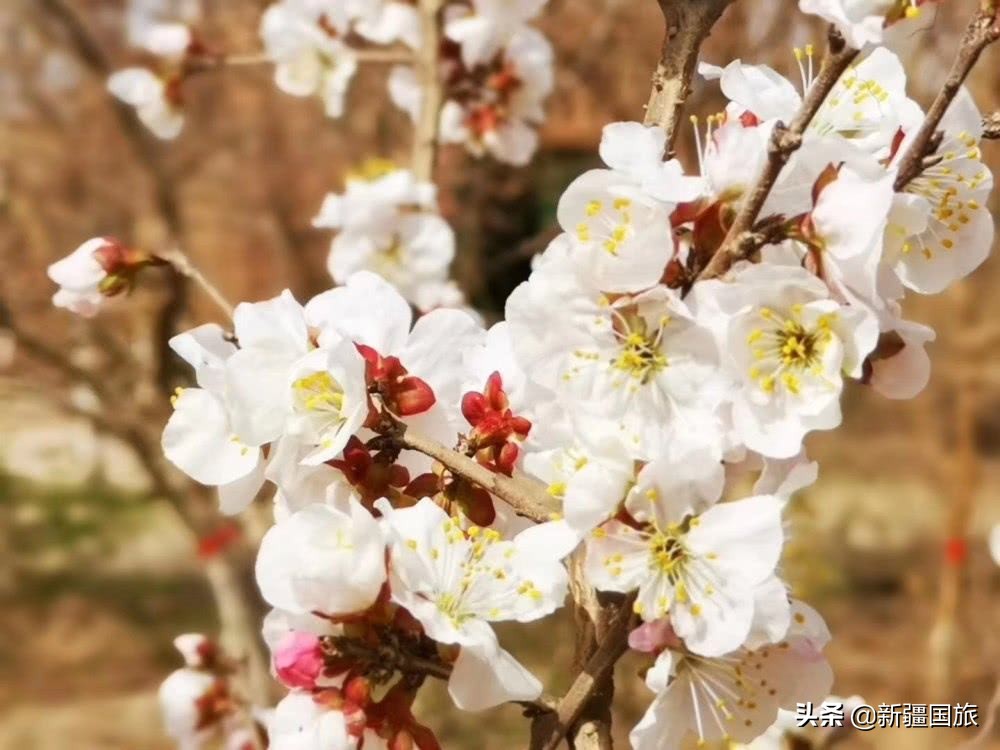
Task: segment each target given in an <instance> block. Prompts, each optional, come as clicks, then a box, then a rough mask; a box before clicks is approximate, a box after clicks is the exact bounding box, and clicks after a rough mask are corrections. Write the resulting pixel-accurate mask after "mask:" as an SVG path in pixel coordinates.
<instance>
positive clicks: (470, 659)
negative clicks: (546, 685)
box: [379, 498, 567, 711]
mask: <svg viewBox="0 0 1000 750" xmlns="http://www.w3.org/2000/svg"><path fill="white" fill-rule="evenodd" d="M379 507H380V510H381V511H382V513H383V514H384V515H385V517H386V519H387V524H388V532H389V535H390V537H391V538H392V542H391V545H390V550H391V553H390V584H391V588H392V597H393V601H395V602H396V603H398V604H399V605H401V606H403V607H405V608H406V609H407V610H409V612H410V613H411V614H412V615H413V616H414V617H416V618H417V620H419V621H420V623H421V624H422V625H423V626H424V629H425V630H426V631H427V634H428V635H429V636H430V637H431V638H433V639H434V640H436V641H439V642H440V643H454V644H457V645H459V646H461V652H460V654H459V657H458V660H457V661H456V663H455V668H454V670H453V672H452V675H451V678H450V679H449V681H448V689H449V693H450V694H451V697H452V699H453V700H454V701H455V704H456V705H457V706H458V707H459V708H462V709H465V710H469V711H478V710H482V709H485V708H489V707H491V706H495V705H498V704H499V703H502V702H505V701H510V700H532V699H534V698H537V697H538V695H539V693H540V692H541V689H542V686H541V683H540V682H538V680H537V679H536V678H535V677H534V676H533V675H531V674H530V673H529V672H528V671H527V670H526V669H525V668H524V667H522V666H521V665H520V664H519V663H518V662H517V661H516V660H515V659H514V658H513V657H512V656H511V655H510V654H509V653H507V652H506V651H504V650H503V649H502V648H501V647H500V645H499V643H498V642H497V638H496V634H495V633H494V632H493V629H492V628H491V627H490V625H489V623H491V622H499V621H504V620H515V621H517V622H530V621H532V620H537V619H539V618H541V617H545V616H546V615H548V614H550V613H552V612H553V611H555V609H556V608H558V607H559V606H560V605H561V604H562V601H563V598H564V597H565V595H566V587H567V576H566V571H565V569H564V568H563V567H562V565H561V564H560V563H559V557H558V556H556V555H557V554H558V548H559V547H561V545H556V547H557V550H553V549H552V548H550V554H552V557H550V558H549V559H541V557H540V555H539V554H538V552H537V550H539V549H544V548H545V545H544V544H540V543H539V540H538V539H537V538H535V539H533V540H532V544H531V546H530V548H526V545H525V541H524V539H523V538H522V537H517V538H515V539H514V540H513V541H504V540H502V539H501V538H500V535H499V534H498V533H497V532H495V531H492V530H490V529H480V528H478V527H473V528H471V529H469V530H468V531H464V530H463V529H462V527H461V526H460V524H459V522H458V521H457V520H456V519H453V518H449V517H448V515H447V514H445V512H444V511H443V510H441V509H440V508H439V507H438V506H437V505H435V504H434V503H433V502H432V501H431V500H429V499H427V498H425V499H423V500H421V501H420V502H419V503H418V504H417V505H416V506H414V507H412V508H407V509H404V510H393V509H392V508H391V507H390V506H389V505H388V503H386V502H384V501H380V503H379ZM532 531H534V530H532ZM524 533H525V534H528V532H524ZM531 536H535V535H534V534H532V535H531Z"/></svg>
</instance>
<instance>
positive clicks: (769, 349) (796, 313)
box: [747, 305, 835, 395]
mask: <svg viewBox="0 0 1000 750" xmlns="http://www.w3.org/2000/svg"><path fill="white" fill-rule="evenodd" d="M802 311H803V309H802V306H801V305H793V306H792V308H791V311H790V313H789V316H788V317H787V318H786V317H783V316H781V315H780V314H779V313H776V312H775V311H773V310H771V309H770V308H761V309H760V310H759V311H758V315H759V316H760V317H761V318H762V319H763V320H764V321H765V325H764V326H762V327H760V328H755V329H753V330H752V331H751V332H750V335H749V336H748V337H747V344H749V346H750V351H751V353H752V354H753V358H754V360H756V364H754V365H753V367H751V368H750V377H751V379H753V380H755V381H756V382H757V383H758V385H760V387H761V389H762V390H764V391H765V392H766V393H772V392H774V390H775V388H776V387H777V385H778V384H779V383H780V384H781V385H783V386H784V387H785V389H786V390H787V391H788V392H789V393H792V394H793V395H798V394H799V392H800V391H801V388H802V380H801V378H802V376H803V375H806V374H808V375H812V376H815V377H821V376H822V375H823V361H822V360H823V352H824V351H825V350H826V348H827V346H829V344H830V342H831V341H832V340H833V336H834V333H833V329H832V328H831V324H832V323H833V321H834V320H835V316H833V315H821V316H820V317H819V318H818V319H817V320H816V323H815V325H814V326H812V327H809V326H807V325H806V324H805V323H804V322H803V321H802V319H801V317H802Z"/></svg>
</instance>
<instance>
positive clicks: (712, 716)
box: [629, 602, 833, 750]
mask: <svg viewBox="0 0 1000 750" xmlns="http://www.w3.org/2000/svg"><path fill="white" fill-rule="evenodd" d="M829 640H830V633H829V631H828V630H827V628H826V624H825V623H824V622H823V619H822V618H821V617H820V616H819V615H818V614H817V613H816V612H815V611H814V610H813V609H811V608H810V607H808V606H806V605H805V604H802V603H800V602H794V603H793V605H792V623H791V626H790V627H789V629H788V633H787V634H786V635H785V636H784V637H783V638H781V639H779V640H777V641H775V642H773V643H769V644H766V645H762V646H760V647H758V648H755V649H747V648H739V649H735V650H733V651H732V652H730V653H727V654H725V655H723V656H719V657H715V658H705V657H703V656H698V655H695V654H692V653H691V652H689V651H687V650H685V649H683V648H678V647H677V645H676V641H675V642H674V643H673V644H672V645H668V646H667V648H666V649H665V650H664V651H663V652H662V653H661V654H660V656H659V658H658V659H657V660H656V664H655V666H654V667H653V668H652V669H650V670H649V672H648V673H647V674H646V685H647V686H648V687H649V688H650V690H653V691H654V692H655V693H657V696H656V699H655V700H654V701H653V704H652V705H651V706H650V707H649V710H647V711H646V714H645V716H643V718H642V720H641V721H640V722H639V724H638V725H636V727H635V728H634V729H633V730H632V733H631V734H630V735H629V739H630V740H631V742H632V747H633V748H634V749H635V750H680V748H683V747H688V745H687V744H685V743H688V742H692V741H694V742H697V743H699V745H700V744H702V743H706V742H719V741H721V742H742V743H747V742H750V741H752V740H754V739H755V738H757V737H759V736H760V735H762V734H764V732H766V731H767V730H768V729H769V727H771V726H772V724H774V721H775V719H776V718H777V716H778V710H779V709H781V708H785V709H794V708H795V704H796V703H803V702H819V701H822V700H823V698H825V697H826V696H827V695H828V694H829V691H830V686H831V684H832V682H833V673H832V671H831V669H830V665H829V664H828V663H827V661H826V658H825V657H824V656H823V653H822V652H823V648H824V647H825V646H826V644H827V643H828V642H829Z"/></svg>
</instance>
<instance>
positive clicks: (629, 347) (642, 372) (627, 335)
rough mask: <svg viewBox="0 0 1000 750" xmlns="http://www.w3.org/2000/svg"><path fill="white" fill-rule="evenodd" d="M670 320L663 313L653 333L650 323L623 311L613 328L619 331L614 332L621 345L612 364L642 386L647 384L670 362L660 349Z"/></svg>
mask: <svg viewBox="0 0 1000 750" xmlns="http://www.w3.org/2000/svg"><path fill="white" fill-rule="evenodd" d="M669 322H670V318H669V316H666V315H665V316H663V318H662V319H661V321H660V325H659V327H657V329H656V330H655V332H654V331H650V330H649V328H650V326H649V324H648V323H647V322H646V320H645V318H643V317H641V316H638V315H634V314H633V315H628V314H626V315H623V316H621V317H620V318H618V319H617V320H616V321H615V323H616V326H615V327H616V329H618V328H621V329H622V330H616V331H615V332H616V334H617V335H618V340H619V344H620V346H621V348H620V350H619V353H618V356H617V357H615V359H614V360H612V362H611V366H612V367H614V368H615V369H616V370H621V371H622V372H624V373H626V374H628V375H629V376H630V377H631V378H633V379H634V380H637V381H639V382H640V383H642V384H643V385H645V384H646V383H649V382H650V381H651V380H652V379H653V378H654V377H656V375H658V374H659V373H660V372H662V371H663V370H664V369H666V368H667V366H668V365H669V364H670V363H669V360H668V359H667V355H666V354H664V353H663V351H662V349H661V348H660V343H661V340H662V338H663V330H664V328H666V326H667V324H669Z"/></svg>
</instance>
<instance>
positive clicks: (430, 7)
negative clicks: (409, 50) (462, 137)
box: [413, 0, 444, 182]
mask: <svg viewBox="0 0 1000 750" xmlns="http://www.w3.org/2000/svg"><path fill="white" fill-rule="evenodd" d="M443 6H444V0H419V2H418V3H417V8H418V10H419V12H420V50H419V52H418V53H417V55H416V68H417V78H418V80H419V82H420V90H421V92H422V98H421V101H420V114H419V116H418V118H417V124H416V130H415V131H414V133H413V176H414V177H416V178H417V180H420V181H422V182H430V181H432V180H433V179H434V165H435V163H436V161H437V140H438V124H439V122H440V118H441V107H442V106H444V82H443V81H442V80H441V70H440V63H441V59H440V55H441V42H442V41H443V40H442V34H441V8H442V7H443Z"/></svg>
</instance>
